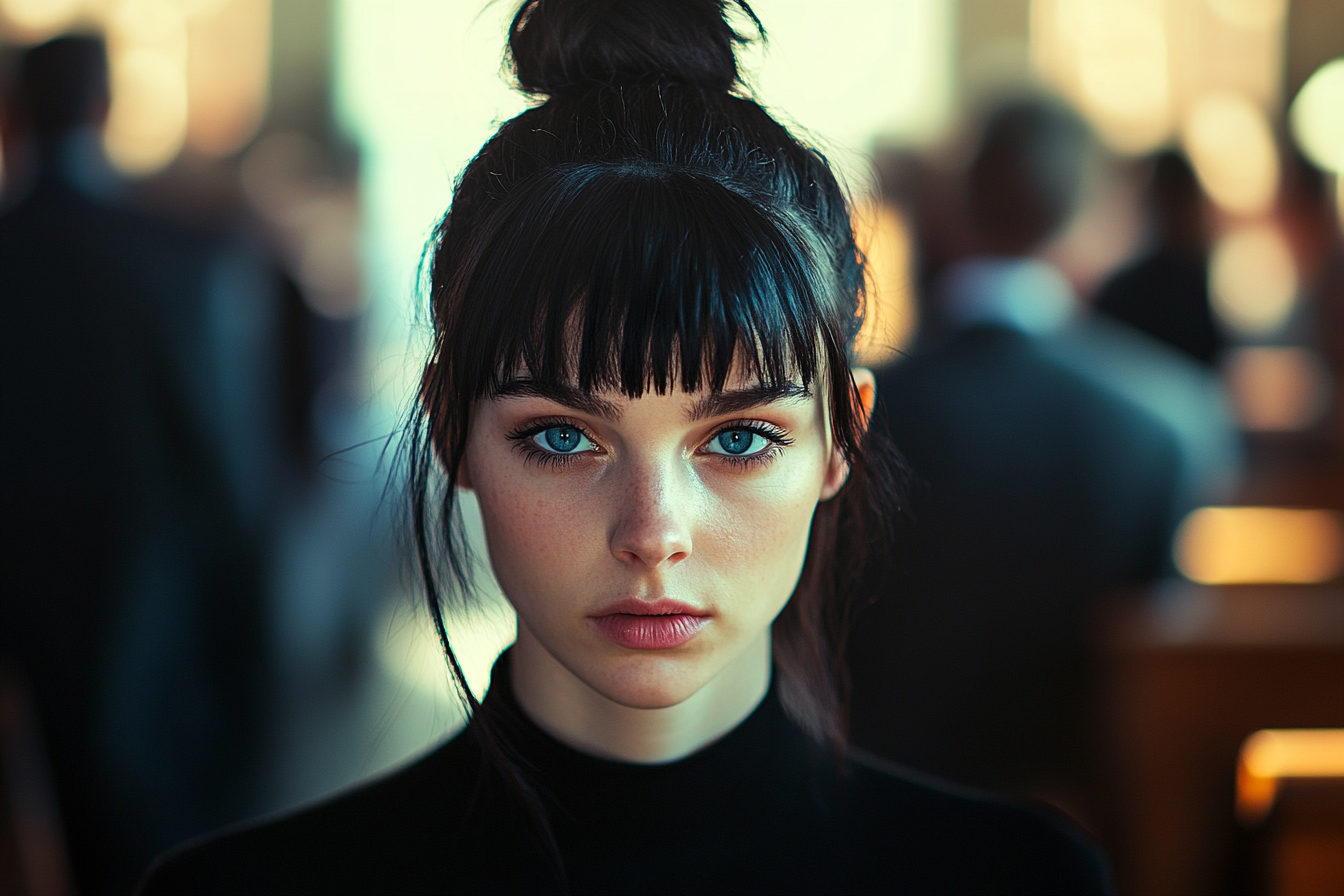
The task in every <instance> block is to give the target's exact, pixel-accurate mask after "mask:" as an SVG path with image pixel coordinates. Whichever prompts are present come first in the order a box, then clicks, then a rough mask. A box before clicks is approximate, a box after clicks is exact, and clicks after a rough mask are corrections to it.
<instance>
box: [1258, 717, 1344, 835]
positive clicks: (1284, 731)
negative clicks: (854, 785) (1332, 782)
mask: <svg viewBox="0 0 1344 896" xmlns="http://www.w3.org/2000/svg"><path fill="white" fill-rule="evenodd" d="M1282 778H1344V728H1278V729H1275V728H1266V729H1264V730H1262V731H1257V732H1255V733H1254V734H1252V735H1251V736H1250V737H1248V738H1246V741H1245V743H1243V744H1242V745H1241V758H1240V761H1239V762H1238V763H1237V817H1238V818H1240V819H1241V820H1242V821H1243V822H1244V823H1247V824H1254V823H1255V822H1258V821H1260V820H1262V819H1263V818H1264V817H1265V816H1266V815H1268V814H1269V810H1270V809H1271V808H1273V806H1274V798H1275V797H1276V796H1277V794H1278V785H1279V781H1280V779H1282Z"/></svg>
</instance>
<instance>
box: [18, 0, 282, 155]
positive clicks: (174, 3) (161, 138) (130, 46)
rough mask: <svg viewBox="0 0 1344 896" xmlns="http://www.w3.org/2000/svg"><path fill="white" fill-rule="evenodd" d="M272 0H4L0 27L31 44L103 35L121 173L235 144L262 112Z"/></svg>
mask: <svg viewBox="0 0 1344 896" xmlns="http://www.w3.org/2000/svg"><path fill="white" fill-rule="evenodd" d="M270 25H271V0H0V32H2V33H3V35H4V37H5V38H8V39H13V40H17V41H18V42H20V43H27V44H31V43H36V42H37V41H40V40H45V39H47V38H50V37H53V36H55V35H56V34H59V33H61V32H62V31H64V30H67V29H70V28H73V27H76V26H80V27H83V26H87V27H89V28H90V29H91V30H101V31H102V32H103V34H104V35H105V37H106V40H107V55H108V68H109V72H110V76H111V78H110V80H111V83H110V88H111V98H112V105H111V109H110V110H109V114H108V123H107V129H106V131H105V132H104V135H103V141H104V147H105V148H106V150H107V154H108V158H109V160H110V161H111V162H112V164H113V166H114V167H116V168H117V169H118V170H119V171H121V172H122V173H123V174H129V175H132V176H144V175H147V174H152V173H153V172H155V171H157V170H159V169H160V168H162V167H164V166H165V165H167V164H169V163H170V162H172V160H173V159H174V158H176V157H177V154H178V153H179V152H180V151H181V150H182V148H183V147H184V146H186V147H189V148H190V149H191V150H193V151H195V152H199V153H204V154H206V155H214V156H221V155H227V154H229V153H232V152H234V151H236V150H238V149H239V148H240V147H242V146H243V145H244V144H246V143H247V141H248V140H250V139H251V138H252V136H253V135H254V134H255V133H256V131H257V128H258V126H259V125H260V124H261V120H262V117H263V115H264V114H265V111H266V100H267V97H268V93H269V78H270Z"/></svg>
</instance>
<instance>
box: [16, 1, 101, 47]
mask: <svg viewBox="0 0 1344 896" xmlns="http://www.w3.org/2000/svg"><path fill="white" fill-rule="evenodd" d="M84 6H85V3H84V0H0V16H4V20H5V26H6V29H7V30H8V31H10V32H12V33H14V34H15V35H16V36H18V37H22V38H26V39H27V40H29V41H32V42H36V41H40V40H46V39H47V38H49V37H54V36H55V35H56V34H58V33H60V32H61V31H63V30H65V29H66V28H68V27H69V26H70V25H71V23H72V22H74V20H75V19H76V18H77V17H78V16H79V15H80V13H82V12H83V10H84Z"/></svg>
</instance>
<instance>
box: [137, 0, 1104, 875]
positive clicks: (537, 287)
mask: <svg viewBox="0 0 1344 896" xmlns="http://www.w3.org/2000/svg"><path fill="white" fill-rule="evenodd" d="M737 10H738V11H739V12H741V13H742V14H743V15H744V17H745V18H747V19H750V20H751V22H753V23H754V24H756V25H757V27H759V23H757V22H756V20H755V17H754V16H753V15H752V13H751V11H750V9H749V8H748V7H747V6H746V4H745V3H740V4H738V7H737ZM741 40H742V38H741V37H739V36H738V34H737V33H735V31H734V30H733V29H732V27H731V26H730V25H729V24H728V23H727V22H726V20H725V9H724V4H723V2H722V0H679V2H678V0H604V2H596V0H539V2H532V3H528V4H526V5H524V6H523V8H522V9H520V10H519V12H518V14H517V16H516V18H515V19H514V23H513V27H512V30H511V33H510V40H509V43H510V53H511V59H512V64H513V68H514V71H515V72H516V75H517V78H518V81H519V84H520V85H521V87H522V88H523V89H524V90H525V91H527V92H528V93H530V94H533V95H535V96H537V97H546V98H547V99H546V101H545V102H544V103H541V104H539V105H537V106H535V107H533V108H531V109H529V110H528V111H527V112H524V113H523V114H522V115H520V116H518V117H517V118H515V119H513V120H512V121H509V122H507V123H506V124H504V126H503V127H501V129H500V131H499V133H498V134H497V135H496V136H495V137H494V138H493V139H492V140H491V141H490V142H489V143H487V144H486V146H485V147H484V148H483V149H482V150H481V152H480V154H479V155H478V156H477V157H476V159H475V160H474V161H473V162H472V163H471V165H470V166H469V167H468V168H467V170H466V172H465V173H464V174H463V176H462V179H461V181H460V182H459V184H458V187H457V190H456V193H455V195H454V199H453V205H452V208H451V210H450V212H449V214H448V215H447V216H446V217H445V218H444V221H443V223H442V225H441V226H440V228H439V231H438V235H437V240H436V242H435V246H434V255H433V262H432V302H433V311H434V333H435V340H434V346H433V351H432V356H431V359H430V361H429V363H428V364H427V366H426V369H425V373H424V378H423V386H422V394H421V402H420V404H421V416H420V417H419V418H417V421H416V426H415V427H413V433H414V437H413V439H412V445H411V448H412V451H411V456H412V465H411V471H412V476H411V481H412V493H413V496H414V499H415V502H414V503H415V511H416V512H415V521H416V544H417V550H418V554H419V561H420V566H421V569H422V572H423V574H424V578H425V581H426V583H427V585H428V589H429V593H430V596H431V606H432V608H433V610H434V615H435V619H436V622H437V624H438V627H439V634H440V636H441V638H442V640H443V644H444V649H445V652H446V654H447V658H448V661H449V664H450V667H451V668H452V671H453V674H454V676H455V677H456V680H457V682H458V685H459V687H460V689H461V692H462V694H463V698H464V700H466V701H467V703H468V704H469V709H470V711H471V721H470V723H469V725H468V727H467V729H466V730H465V731H464V732H463V733H462V734H461V735H459V736H458V737H456V738H455V739H453V740H452V741H450V742H449V743H447V744H446V745H444V746H443V747H441V748H439V749H438V750H436V751H435V752H433V753H431V754H429V755H428V756H426V757H425V758H423V759H421V760H419V761H418V762H415V763H413V764H412V765H410V766H408V767H406V768H404V769H402V770H400V771H397V772H395V773H393V774H392V775H390V776H389V777H386V778H384V779H382V780H380V781H377V782H374V783H372V784H370V785H367V786H364V787H362V788H359V789H357V790H355V791H353V792H350V793H347V794H345V795H342V796H339V797H337V798H335V799H333V800H330V801H328V802H326V803H323V804H321V805H318V806H316V807H313V808H310V809H307V810H304V811H301V812H298V813H297V814H293V815H289V816H287V817H284V818H281V819H278V820H274V821H270V822H268V823H265V824H262V825H260V826H254V827H250V828H246V829H243V830H240V831H236V832H233V833H230V834H226V835H223V836H221V837H217V838H215V839H212V840H208V841H206V842H204V843H202V844H200V845H196V846H194V847H191V848H188V849H187V850H185V851H182V852H179V853H178V854H176V855H175V856H172V857H170V858H169V859H167V860H166V861H165V862H164V863H162V864H161V865H160V866H159V867H158V868H157V869H156V871H155V872H154V873H153V874H152V875H151V878H150V880H149V881H148V884H147V886H146V890H145V891H146V892H147V893H151V894H160V893H177V892H182V893H185V892H284V893H290V892H294V893H297V892H323V893H329V892H388V893H391V892H458V891H462V892H515V891H523V892H527V891H573V892H608V891H609V892H624V891H636V890H638V891H654V892H717V891H734V892H738V891H750V892H787V891H796V892H825V891H833V892H873V891H884V892H885V891H892V890H903V889H908V890H911V891H914V892H935V891H945V892H957V893H965V892H972V891H986V892H1018V891H1021V892H1096V891H1099V890H1104V889H1105V883H1104V880H1105V878H1104V873H1103V871H1102V870H1101V865H1100V861H1099V859H1098V858H1097V857H1096V856H1095V855H1094V854H1093V853H1092V852H1091V851H1090V849H1089V848H1088V847H1086V846H1085V845H1083V844H1082V842H1081V841H1080V840H1079V839H1078V838H1077V837H1075V836H1074V835H1073V834H1072V833H1070V832H1069V831H1068V829H1067V828H1066V827H1065V826H1063V825H1061V824H1060V823H1059V822H1057V821H1056V820H1054V819H1052V818H1050V817H1048V816H1046V815H1043V814H1038V813H1036V812H1035V811H1033V810H1030V809H1027V808H1023V807H1018V806H1013V805H1009V804H1006V803H1001V802H998V801H995V800H992V799H988V798H982V797H978V796H971V795H964V794H958V793H953V792H951V791H949V790H947V789H944V788H942V787H940V786H937V785H933V784H929V783H923V782H919V781H916V780H914V779H912V778H910V777H908V776H902V775H899V774H896V773H893V772H890V771H886V770H882V769H879V768H877V767H875V766H874V765H872V764H870V763H867V762H864V761H862V760H859V759H856V758H854V757H852V756H849V755H848V754H847V753H846V751H845V749H844V740H843V713H842V705H843V704H842V700H841V698H840V696H839V683H840V681H841V676H840V675H839V674H838V673H837V669H838V668H839V667H838V663H837V655H838V649H839V646H840V640H841V638H842V636H843V624H842V620H843V614H842V613H841V612H840V609H841V606H842V604H843V602H844V597H845V594H846V587H847V582H848V576H849V575H850V574H852V573H853V572H854V571H855V570H857V569H858V568H859V567H860V565H861V563H862V556H863V553H864V550H865V549H866V547H867V545H868V543H869V541H870V540H871V539H872V538H873V537H874V535H875V534H876V533H878V532H879V531H880V530H881V528H882V527H881V516H880V514H879V513H876V512H875V509H881V508H884V507H890V506H893V503H892V501H891V496H890V495H889V494H887V493H886V492H887V491H888V490H887V489H885V488H883V487H882V485H883V483H884V482H885V481H886V480H887V479H889V476H884V475H881V474H880V472H881V465H880V464H878V463H876V462H875V460H874V459H872V458H870V456H869V452H868V450H867V446H866V444H865V434H864V428H865V424H866V420H867V416H868V412H869V410H870V409H871V407H872V402H873V380H872V375H871V374H870V373H868V372H867V371H864V370H853V371H851V369H850V368H849V360H848V355H847V352H848V348H849V346H850V344H851V343H852V340H853V337H854V335H855V332H856V330H857V327H858V323H859V321H860V310H861V296H862V286H861V284H862V269H861V265H860V262H859V256H858V253H857V252H856V250H855V247H854V243H853V239H852V235H851V231H850V224H849V219H848V212H847V209H846V205H845V200H844V196H843V194H842V192H841V190H840V188H839V186H838V185H837V183H836V180H835V178H834V177H833V176H832V174H831V173H830V171H829V170H828V168H827V166H826V164H825V162H824V160H823V159H822V158H821V157H820V156H819V155H818V154H816V153H815V152H813V151H812V150H810V149H808V148H806V147H805V146H803V145H802V144H800V143H799V142H798V141H797V140H795V139H794V138H793V137H792V136H790V134H789V133H788V132H787V131H786V130H785V129H784V128H783V127H781V126H780V125H779V124H778V123H776V122H775V121H774V120H773V119H771V118H770V117H769V115H767V114H766V113H765V112H764V111H763V110H762V109H761V108H760V107H759V106H758V105H756V104H755V103H754V102H752V101H751V100H749V99H745V98H743V97H741V96H739V95H737V94H735V93H734V92H733V91H734V89H735V88H736V86H737V83H738V82H737V69H736V63H735V59H734V48H735V45H736V44H737V43H739V42H741ZM459 489H465V490H471V491H473V492H475V494H476V497H477V499H478V501H479V504H480V507H481V512H482V516H483V519H484V522H485V532H486V536H487V542H488V545H489V551H490V560H491V563H492V565H493V568H494V570H495V573H496V575H497V577H498V579H499V582H500V584H501V585H502V587H503V589H504V592H505V594H506V595H507V596H508V598H509V600H510V602H511V603H512V604H513V606H514V608H515V609H516V610H517V613H518V639H517V642H516V643H515V645H514V646H513V647H512V648H511V649H510V650H509V651H508V652H507V653H506V654H505V655H504V657H502V658H501V659H500V660H499V661H498V662H497V663H496V665H495V668H494V673H493V679H492V686H491V688H490V691H489V696H488V698H487V699H486V700H485V701H484V702H483V703H481V704H478V703H477V702H476V700H475V698H474V697H472V695H471V693H470V691H469V690H467V688H466V686H465V682H464V680H463V678H462V674H461V670H460V669H459V668H458V666H457V663H456V660H455V659H454V656H453V653H452V649H451V633H450V632H447V631H446V630H445V629H444V627H443V622H442V616H441V611H440V609H439V602H438V599H437V597H436V595H437V594H438V591H439V588H438V584H439V583H440V582H441V581H445V580H446V581H447V582H448V583H449V584H450V585H451V586H452V587H451V588H450V589H449V590H450V591H451V593H452V594H454V595H458V596H459V597H460V596H462V595H465V594H467V593H468V592H469V589H468V585H469V582H468V575H467V570H468V569H469V568H470V564H469V558H468V557H466V555H465V548H464V545H463V542H462V539H461V536H460V530H459V529H458V528H457V527H456V526H455V524H454V522H453V521H454V520H455V514H454V510H455V496H456V492H457V490H459ZM772 669H773V672H774V674H773V675H772Z"/></svg>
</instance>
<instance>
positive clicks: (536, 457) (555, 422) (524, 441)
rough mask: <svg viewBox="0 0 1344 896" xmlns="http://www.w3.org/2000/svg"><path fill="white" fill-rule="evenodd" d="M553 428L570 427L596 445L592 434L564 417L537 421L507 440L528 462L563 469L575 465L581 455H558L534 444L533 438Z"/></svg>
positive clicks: (514, 432) (516, 430) (517, 430)
mask: <svg viewBox="0 0 1344 896" xmlns="http://www.w3.org/2000/svg"><path fill="white" fill-rule="evenodd" d="M553 426H570V427H573V428H574V429H577V430H578V431H579V432H580V433H582V434H583V437H584V438H585V439H587V440H588V441H590V442H592V443H593V444H594V445H596V444H597V439H595V438H593V435H592V433H590V432H588V430H586V429H584V428H583V427H582V426H580V425H579V424H577V423H575V422H574V421H573V420H566V419H564V418H563V417H547V418H545V419H542V420H535V421H533V422H532V423H529V424H528V425H526V426H523V427H519V428H518V429H515V430H514V431H513V432H511V433H509V434H508V436H507V438H508V440H509V441H510V442H513V443H514V448H515V449H516V450H517V451H519V452H521V453H522V455H523V459H524V460H525V461H526V462H529V463H531V462H535V463H536V464H537V465H538V466H547V465H549V466H551V467H563V466H565V465H566V464H570V463H573V462H574V461H575V460H577V459H578V458H579V457H580V456H581V455H579V454H557V453H555V452H554V451H547V450H545V449H544V448H538V447H537V446H536V445H535V444H533V442H532V437H533V436H535V435H537V434H538V433H542V432H545V431H546V430H548V429H550V428H551V427H553Z"/></svg>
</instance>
